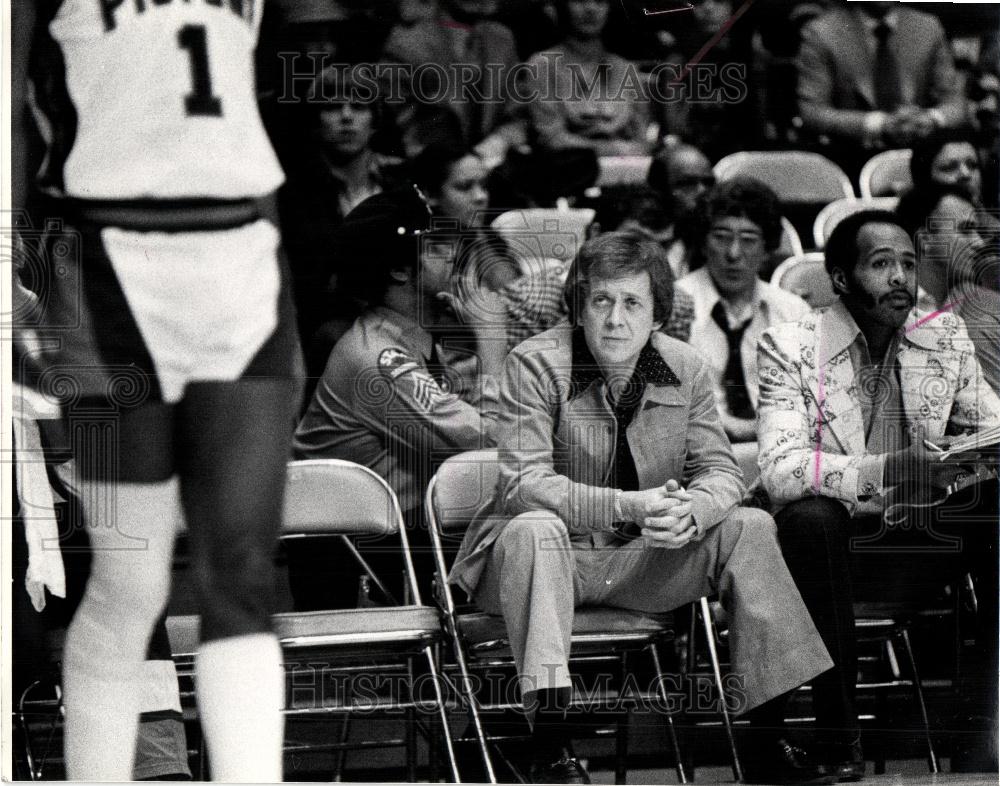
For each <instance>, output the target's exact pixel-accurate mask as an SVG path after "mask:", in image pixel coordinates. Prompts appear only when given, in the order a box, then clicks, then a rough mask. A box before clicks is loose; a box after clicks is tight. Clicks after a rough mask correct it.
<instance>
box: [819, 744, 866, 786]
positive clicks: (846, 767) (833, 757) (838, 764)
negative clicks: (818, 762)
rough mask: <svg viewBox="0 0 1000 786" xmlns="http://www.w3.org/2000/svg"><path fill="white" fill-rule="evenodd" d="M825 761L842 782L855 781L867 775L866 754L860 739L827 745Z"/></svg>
mask: <svg viewBox="0 0 1000 786" xmlns="http://www.w3.org/2000/svg"><path fill="white" fill-rule="evenodd" d="M823 761H825V762H826V763H827V764H829V766H830V767H831V768H833V769H834V770H835V771H836V773H837V780H838V781H839V782H840V783H854V782H855V781H860V780H863V779H864V777H865V754H864V751H863V750H862V749H861V742H860V740H856V741H855V742H852V743H849V744H846V745H829V746H827V748H826V750H825V751H824V755H823Z"/></svg>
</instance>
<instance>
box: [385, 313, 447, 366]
mask: <svg viewBox="0 0 1000 786" xmlns="http://www.w3.org/2000/svg"><path fill="white" fill-rule="evenodd" d="M373 310H374V311H375V313H376V314H378V315H379V316H380V317H382V318H383V319H385V320H387V321H389V322H391V323H392V324H393V325H394V326H395V327H397V328H398V329H399V339H400V341H402V342H403V343H404V344H406V345H407V346H408V347H409V348H410V349H411V350H413V351H414V352H419V353H420V355H421V357H423V358H424V360H428V359H430V357H431V354H432V353H433V352H434V336H432V335H431V334H430V333H428V332H427V330H426V329H425V328H423V327H421V326H420V325H419V324H418V323H417V321H416V320H415V319H413V318H412V317H408V316H406V315H405V314H400V313H399V312H398V311H394V310H393V309H391V308H389V307H388V306H376V307H375V308H374V309H373Z"/></svg>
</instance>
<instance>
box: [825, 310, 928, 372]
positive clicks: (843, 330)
mask: <svg viewBox="0 0 1000 786" xmlns="http://www.w3.org/2000/svg"><path fill="white" fill-rule="evenodd" d="M933 319H934V316H933V315H925V316H924V317H922V318H921V317H919V316H918V314H917V312H916V311H910V313H909V314H908V315H907V317H906V323H905V324H904V325H903V327H901V328H900V329H899V330H898V331H897V334H898V336H899V338H900V340H903V341H907V342H909V343H911V344H916V345H918V346H921V347H923V348H925V349H936V348H937V336H936V335H935V334H934V331H933V330H922V329H921V328H922V327H923V325H924V324H925V323H927V322H931V321H933ZM859 334H861V335H862V336H864V334H863V333H862V331H861V328H860V327H858V323H857V322H855V321H854V317H853V316H852V315H851V312H850V311H848V309H847V306H846V305H844V301H843V299H841V298H839V297H838V298H837V299H836V300H835V301H834V303H833V305H831V306H830V307H829V308H828V309H827V310H826V311H825V312H824V313H823V316H822V324H821V331H820V341H821V342H822V352H821V354H820V357H819V363H820V365H825V364H826V363H829V362H830V360H831V358H834V357H836V356H837V355H839V354H840V353H841V352H843V351H844V350H845V349H847V348H848V347H850V346H851V344H853V343H854V342H855V341H856V340H857V337H858V335H859ZM865 341H866V343H867V339H866V340H865Z"/></svg>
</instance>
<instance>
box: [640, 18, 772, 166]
mask: <svg viewBox="0 0 1000 786" xmlns="http://www.w3.org/2000/svg"><path fill="white" fill-rule="evenodd" d="M692 5H693V8H692V9H691V13H688V14H676V19H675V20H672V21H673V22H674V24H673V25H672V26H671V32H672V33H673V35H674V38H675V41H674V45H673V47H672V51H671V53H670V54H669V55H668V56H667V58H666V59H667V61H668V62H670V63H671V64H672V65H673V66H674V67H673V68H672V69H667V70H664V71H663V72H662V73H661V74H660V78H661V79H662V80H663V82H662V83H661V85H660V87H659V93H658V94H659V95H662V96H664V97H669V98H671V100H666V101H657V102H656V105H655V108H656V110H657V112H658V116H657V118H656V119H657V120H659V122H660V126H661V128H662V129H663V133H669V134H670V135H671V136H674V137H679V138H680V139H681V140H683V141H684V142H686V143H689V144H693V145H697V146H698V148H699V149H700V150H702V151H704V153H705V155H707V156H708V157H709V158H710V159H711V160H712V161H718V160H719V159H720V158H722V157H723V156H726V155H729V154H730V153H734V152H736V151H738V150H759V149H760V141H759V140H760V139H761V137H762V136H763V121H762V118H761V110H760V104H761V98H762V95H761V93H762V91H761V85H760V84H759V82H760V81H761V80H759V79H758V78H757V74H756V72H755V64H754V51H753V45H752V42H753V35H754V25H753V22H752V21H751V17H753V16H754V12H753V10H751V12H750V14H749V15H748V18H747V19H745V20H744V21H743V22H741V23H740V24H736V25H733V26H732V28H731V29H729V28H728V25H730V24H731V22H730V20H731V19H733V17H734V14H735V13H736V11H737V8H738V6H739V5H740V4H739V3H735V2H733V0H694V2H693V3H692ZM743 10H745V9H743ZM721 30H726V34H725V35H724V36H722V37H721V38H718V34H719V31H721ZM709 41H713V42H714V43H713V46H712V47H711V48H710V49H707V50H706V49H705V46H706V44H708V42H709ZM689 64H690V65H689ZM667 83H671V84H670V85H669V86H668V84H667ZM675 94H676V97H674V96H675ZM737 129H738V130H737Z"/></svg>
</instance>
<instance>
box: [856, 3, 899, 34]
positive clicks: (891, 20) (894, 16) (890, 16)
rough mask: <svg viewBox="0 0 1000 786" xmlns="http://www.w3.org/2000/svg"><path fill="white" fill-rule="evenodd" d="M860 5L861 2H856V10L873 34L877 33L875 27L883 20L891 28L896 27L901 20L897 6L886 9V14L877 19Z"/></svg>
mask: <svg viewBox="0 0 1000 786" xmlns="http://www.w3.org/2000/svg"><path fill="white" fill-rule="evenodd" d="M859 6H860V4H859V3H855V4H854V12H855V13H856V14H857V15H858V18H859V19H860V20H861V23H862V24H863V25H864V26H865V30H867V31H868V32H869V33H871V34H872V35H874V34H875V28H876V27H878V26H879V25H880V24H882V23H883V22H885V24H886V27H888V28H889V29H890V30H895V29H896V23H897V22H898V21H899V14H898V13H897V12H896V9H895V8H890V9H889V10H888V11H886V12H885V15H884V16H883V17H882V18H881V19H876V18H875V17H873V16H871V15H869V14H866V13H865V12H864V11H863V10H862V9H861V8H860V7H859Z"/></svg>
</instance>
